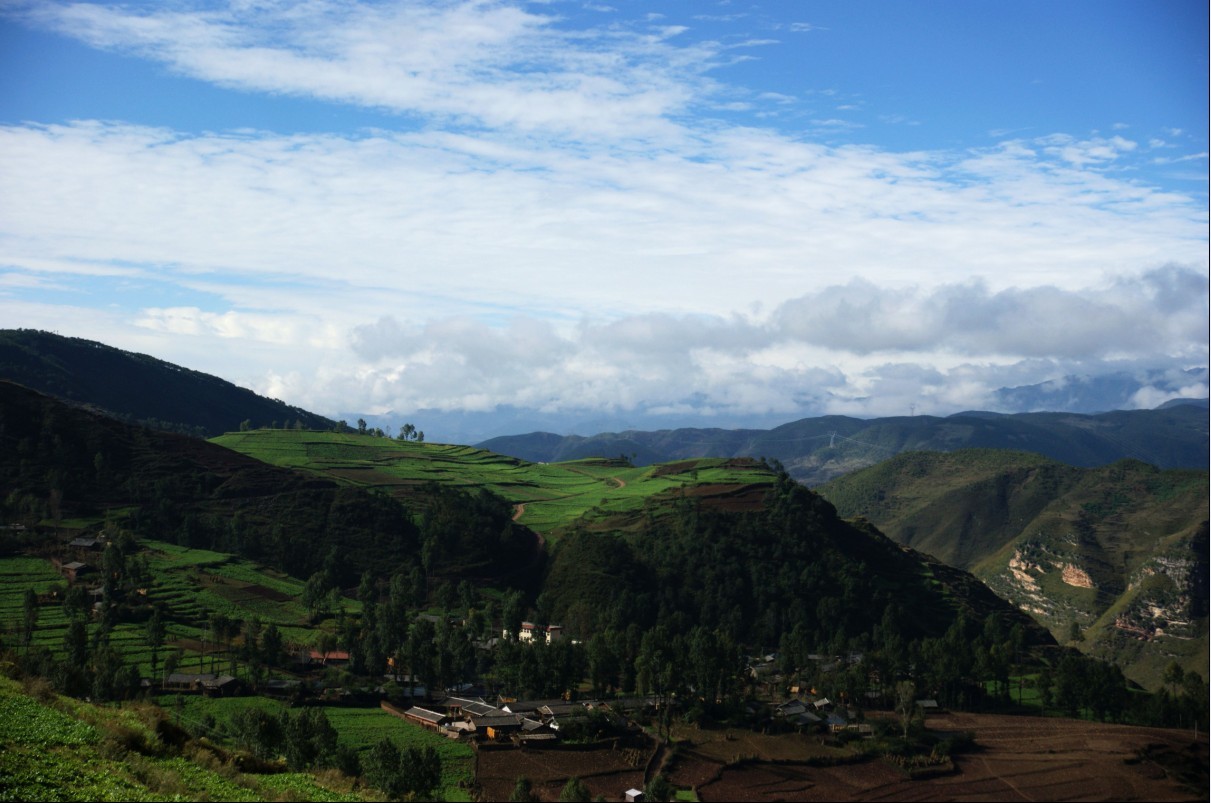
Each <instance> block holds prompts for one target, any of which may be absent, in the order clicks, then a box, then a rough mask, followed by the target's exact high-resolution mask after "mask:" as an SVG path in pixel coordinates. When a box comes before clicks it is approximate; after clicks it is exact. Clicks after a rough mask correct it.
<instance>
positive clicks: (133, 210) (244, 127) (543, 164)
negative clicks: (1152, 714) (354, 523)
mask: <svg viewBox="0 0 1211 803" xmlns="http://www.w3.org/2000/svg"><path fill="white" fill-rule="evenodd" d="M1207 14H1208V9H1207V5H1206V3H1200V2H1156V3H1145V2H1107V1H1106V0H1099V1H1098V2H1065V3H1052V2H1047V3H1044V2H1012V3H1010V2H991V0H990V1H989V2H980V3H960V2H929V3H926V2H919V3H918V2H913V3H909V2H904V3H872V2H865V3H864V2H856V3H855V2H845V3H840V2H838V3H825V2H812V3H806V2H804V3H792V2H781V3H740V2H720V3H711V2H638V1H637V0H636V1H634V2H609V3H606V2H597V3H595V2H589V3H583V2H576V3H573V2H558V1H555V2H539V3H508V2H373V3H368V2H367V3H359V2H347V1H345V0H342V1H341V2H337V0H309V2H297V3H286V2H276V0H263V1H262V0H232V1H231V2H200V3H190V2H156V3H124V4H117V3H56V2H48V1H46V0H39V2H33V3H26V2H0V320H2V321H3V325H4V326H6V327H31V328H44V329H52V330H55V331H59V332H61V333H63V334H70V335H75V336H80V337H88V338H91V339H96V340H100V341H102V342H106V343H110V344H112V345H116V346H120V347H123V348H128V349H133V350H137V351H143V352H147V353H151V354H154V355H155V356H157V357H160V358H163V359H167V360H171V361H174V362H178V363H181V364H183V365H186V366H188V367H191V368H195V369H198V370H203V371H207V372H210V373H214V374H217V375H219V376H223V377H224V378H227V379H230V380H232V381H235V382H237V383H239V384H241V385H245V386H247V387H251V388H253V389H254V390H257V391H258V392H261V393H265V394H267V395H272V396H275V397H278V398H282V399H284V400H287V401H289V402H291V403H294V404H299V405H302V406H305V407H308V408H310V409H313V410H316V411H317V412H321V413H328V414H340V413H347V412H354V413H367V414H371V413H382V414H385V413H388V412H390V411H394V412H395V413H397V414H398V415H399V417H400V420H403V419H406V418H416V415H417V411H422V410H430V411H436V410H442V411H451V412H457V411H472V412H478V413H490V412H491V411H493V410H495V409H497V408H502V409H505V408H507V409H509V410H513V411H516V410H526V411H532V412H533V413H534V415H535V416H537V417H538V418H541V416H544V415H545V416H547V417H548V418H549V420H550V421H551V422H553V423H552V425H551V428H553V429H557V428H558V427H559V426H561V425H562V426H564V427H565V428H566V427H571V426H572V425H571V424H569V423H567V422H569V421H571V420H572V419H573V418H575V417H577V416H579V417H580V418H582V419H585V418H592V419H593V420H597V421H599V420H607V419H611V417H613V418H615V419H618V420H626V421H627V422H639V423H640V424H642V425H645V426H657V425H659V424H660V422H662V421H669V422H672V421H674V420H675V421H676V422H677V423H686V422H687V421H700V422H701V423H702V424H703V425H716V426H734V425H741V424H746V423H752V422H754V421H757V420H760V421H763V422H768V421H771V420H779V419H782V420H790V419H793V418H796V417H801V416H804V415H816V414H822V413H846V414H852V415H887V414H902V413H904V412H905V411H907V410H908V409H910V408H911V409H914V410H916V411H917V412H931V413H938V414H945V413H949V412H954V411H956V410H961V409H970V408H974V407H981V408H995V407H996V404H997V402H998V399H1000V398H1003V397H1002V396H998V395H997V390H998V389H999V388H1003V387H1013V386H1018V385H1026V384H1035V383H1041V382H1048V381H1051V382H1055V381H1059V380H1062V379H1063V378H1064V377H1071V376H1089V377H1094V376H1099V375H1105V374H1110V373H1113V374H1116V375H1132V376H1137V377H1139V382H1138V385H1139V387H1138V392H1136V393H1135V395H1134V396H1133V397H1132V398H1131V399H1130V401H1129V404H1132V405H1136V406H1151V405H1152V404H1155V403H1157V402H1158V401H1163V400H1164V398H1167V397H1168V396H1171V395H1178V394H1185V395H1206V392H1207V388H1206V370H1205V369H1206V364H1207V316H1208V312H1207V310H1208V304H1207V272H1208V267H1207V183H1208V166H1207V150H1208V147H1207V130H1208V107H1207V97H1208V81H1207V77H1208V64H1207V52H1208V42H1207V29H1208V20H1207ZM1191 369H1195V371H1196V372H1195V373H1194V374H1191V373H1189V371H1190V370H1191ZM536 420H537V419H536ZM421 423H422V424H423V422H421ZM502 426H504V424H502ZM437 434H438V435H439V436H440V434H441V433H440V432H439V433H437ZM476 434H487V433H486V432H480V433H476ZM492 434H495V433H492Z"/></svg>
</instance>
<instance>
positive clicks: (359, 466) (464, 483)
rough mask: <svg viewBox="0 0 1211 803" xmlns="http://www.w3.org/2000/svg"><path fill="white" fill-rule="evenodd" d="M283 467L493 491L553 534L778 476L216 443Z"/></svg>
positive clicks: (455, 451)
mask: <svg viewBox="0 0 1211 803" xmlns="http://www.w3.org/2000/svg"><path fill="white" fill-rule="evenodd" d="M213 442H214V443H217V444H219V445H221V446H225V447H227V448H229V449H233V450H235V451H238V452H242V453H244V454H247V455H249V456H251V457H255V458H257V459H258V460H262V461H264V462H267V463H272V464H274V465H278V466H285V467H290V468H298V469H305V470H308V471H313V472H316V473H319V474H324V475H326V476H329V477H331V478H333V479H336V480H339V481H343V482H349V483H353V484H357V485H362V486H366V487H372V488H379V489H383V490H387V491H394V492H398V493H407V492H408V491H410V490H415V489H417V488H419V487H420V486H423V485H424V484H425V483H428V482H430V481H432V482H437V483H440V484H443V485H448V486H455V487H466V488H480V487H483V488H487V489H488V490H490V491H492V492H493V493H495V494H497V495H499V496H500V497H502V498H504V499H506V500H508V501H509V502H511V503H513V504H514V505H516V506H520V507H518V513H519V518H518V520H519V521H520V522H521V523H523V524H525V525H526V526H528V527H530V528H531V529H533V530H535V531H537V532H539V533H543V534H544V535H545V534H549V533H551V532H552V531H554V530H556V529H557V528H559V527H563V526H566V525H568V524H570V523H572V522H573V521H575V520H577V519H579V518H581V517H583V516H585V515H586V514H591V515H593V516H608V515H614V514H620V513H623V514H625V513H631V512H635V511H639V510H641V509H642V508H643V505H644V502H645V501H646V500H648V499H650V498H651V497H653V496H656V495H657V494H662V493H670V494H675V493H677V492H678V491H679V490H681V489H686V488H690V487H693V486H700V485H752V484H754V483H766V482H769V481H771V478H772V475H771V474H770V473H769V472H767V471H764V470H761V469H758V468H756V467H754V466H751V465H750V466H743V465H740V464H737V463H736V462H735V461H729V460H725V459H722V458H705V459H696V460H686V461H681V462H679V463H676V464H666V465H657V466H645V467H642V468H632V467H630V466H627V465H625V464H624V463H622V462H621V461H619V460H609V459H589V460H575V461H569V462H564V463H529V462H526V461H524V460H518V459H516V458H512V457H505V456H503V455H498V454H494V453H492V452H487V451H484V450H482V449H475V448H473V447H470V446H452V445H446V444H437V443H415V442H411V441H407V442H406V441H397V440H392V439H389V438H376V437H371V436H366V435H354V434H342V433H334V432H296V431H290V430H255V431H252V432H235V433H228V434H226V435H223V436H220V437H218V438H215V439H214V440H213Z"/></svg>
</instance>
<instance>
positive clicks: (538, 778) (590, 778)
mask: <svg viewBox="0 0 1211 803" xmlns="http://www.w3.org/2000/svg"><path fill="white" fill-rule="evenodd" d="M651 755H652V749H650V748H649V749H646V750H640V749H636V748H624V747H619V748H616V749H611V748H610V747H608V746H606V747H599V748H597V749H594V750H566V749H543V748H526V749H520V748H510V749H503V750H480V751H479V752H478V753H477V755H476V762H477V763H476V773H475V781H476V784H477V785H478V786H479V790H480V799H481V800H508V799H509V795H510V794H511V793H512V792H513V787H514V786H515V785H516V784H517V779H518V778H519V777H521V776H525V777H526V778H529V779H530V782H531V783H532V784H533V787H534V791H535V792H536V793H537V794H538V796H539V797H540V798H541V799H542V800H558V799H559V793H560V791H561V790H562V789H563V787H564V784H566V783H567V782H568V779H569V778H571V777H572V776H576V777H578V778H580V780H581V781H583V782H584V785H585V786H587V787H588V789H589V792H590V793H591V794H592V796H593V797H596V796H598V795H601V796H602V797H604V798H605V799H606V800H622V799H623V796H624V794H625V792H626V791H627V790H628V789H631V788H635V789H642V788H643V786H644V779H643V775H644V767H645V766H646V764H647V762H648V760H649V759H650V758H651Z"/></svg>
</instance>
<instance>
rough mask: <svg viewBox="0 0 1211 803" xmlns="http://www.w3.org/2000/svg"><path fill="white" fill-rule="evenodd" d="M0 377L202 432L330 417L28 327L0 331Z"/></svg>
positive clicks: (120, 414) (133, 417) (141, 419)
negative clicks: (243, 425)
mask: <svg viewBox="0 0 1211 803" xmlns="http://www.w3.org/2000/svg"><path fill="white" fill-rule="evenodd" d="M0 379H7V380H9V381H12V382H17V383H18V384H21V385H25V386H26V387H29V388H33V389H34V390H37V391H39V392H41V393H46V394H49V395H51V396H55V397H57V398H59V399H63V400H65V401H69V402H72V403H75V404H82V405H87V406H90V407H94V408H97V409H99V410H102V411H104V412H107V413H109V414H110V415H113V416H115V417H117V418H119V419H121V420H124V421H129V422H132V423H139V424H143V425H147V426H152V427H154V428H156V429H165V430H171V431H177V432H183V433H185V434H189V435H198V436H201V437H208V436H212V435H218V434H220V433H223V432H231V431H234V430H237V429H239V428H240V424H241V423H242V422H244V421H250V422H251V423H252V425H253V426H265V427H267V426H270V425H272V424H275V423H276V425H277V426H281V427H286V426H294V425H295V422H296V421H297V422H299V425H300V426H302V427H303V428H305V429H331V428H332V427H334V426H336V424H335V422H333V421H330V420H328V419H327V418H324V417H322V416H318V415H315V414H314V413H309V412H307V411H306V410H302V409H300V408H297V407H292V406H290V405H288V404H285V403H284V402H280V401H277V400H276V399H267V398H265V397H264V396H258V395H257V394H256V393H253V392H252V391H251V390H247V389H245V388H241V387H238V386H236V385H233V384H231V383H230V382H227V381H225V380H222V379H219V378H218V377H215V376H210V375H209V374H204V373H201V372H199V371H191V370H189V369H187V368H182V367H180V366H177V365H173V364H171V363H167V362H164V361H163V360H157V359H156V358H154V357H149V356H147V355H146V354H135V353H133V352H128V351H122V350H121V349H116V348H113V347H111V346H106V345H103V344H101V343H94V342H92V341H90V340H82V339H80V338H75V337H62V336H60V335H55V334H51V333H49V332H38V331H34V330H30V329H16V330H14V329H7V330H0Z"/></svg>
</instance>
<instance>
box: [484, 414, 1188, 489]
mask: <svg viewBox="0 0 1211 803" xmlns="http://www.w3.org/2000/svg"><path fill="white" fill-rule="evenodd" d="M476 445H477V446H478V447H479V448H482V449H488V450H490V451H493V452H497V453H500V454H506V455H509V456H512V457H518V458H521V459H523V460H530V461H533V462H555V461H560V460H573V459H579V458H584V457H617V456H619V455H626V456H627V457H628V458H630V459H631V460H632V461H633V462H635V463H636V464H637V465H646V464H648V463H657V462H666V461H669V460H680V459H685V458H688V457H765V458H772V459H776V460H778V461H780V462H782V463H783V464H784V465H785V466H786V469H787V471H789V472H790V474H791V476H793V477H794V478H795V479H797V480H799V481H800V482H804V483H807V484H808V485H818V484H821V483H824V482H827V481H828V480H830V479H832V478H834V477H837V476H840V475H842V474H845V473H848V472H850V471H855V470H857V469H860V468H865V467H866V466H870V465H874V464H875V463H878V462H880V461H881V460H885V459H887V458H889V457H892V456H893V455H896V454H899V453H900V452H905V451H939V452H948V451H953V450H955V449H961V448H996V449H1015V450H1021V451H1029V452H1036V453H1038V454H1041V455H1044V456H1046V457H1049V458H1051V459H1053V460H1058V461H1060V462H1063V463H1067V464H1069V465H1073V466H1085V467H1091V466H1099V465H1105V464H1107V463H1112V462H1114V461H1116V460H1121V459H1123V458H1134V459H1137V460H1141V461H1143V462H1145V463H1150V464H1152V465H1155V466H1158V467H1159V468H1207V466H1208V445H1209V440H1208V415H1207V407H1206V403H1205V402H1201V403H1200V401H1199V400H1191V401H1189V402H1188V403H1182V404H1166V405H1162V406H1161V407H1160V408H1158V409H1156V410H1121V411H1114V412H1108V413H1098V414H1093V415H1084V414H1077V413H1012V414H1007V413H992V412H980V411H971V412H963V413H957V414H955V415H952V416H948V417H944V418H942V417H936V416H902V417H895V418H876V419H871V420H863V419H858V418H850V417H847V416H821V417H819V418H804V419H802V420H799V421H794V422H791V423H789V424H783V425H782V426H780V427H775V428H773V429H768V430H761V429H735V430H725V429H689V428H687V429H674V430H658V431H654V432H641V431H635V430H631V431H627V432H621V433H614V432H609V433H601V434H599V435H594V436H592V437H581V436H577V435H568V436H560V435H553V434H551V433H549V432H535V433H530V434H528V435H510V436H504V437H499V438H491V439H489V440H486V441H483V442H482V443H479V444H476Z"/></svg>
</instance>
